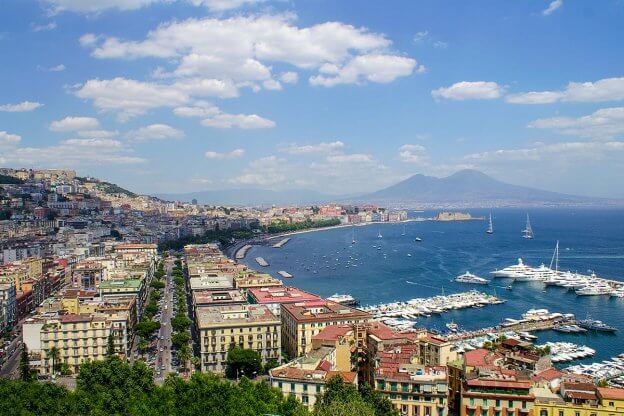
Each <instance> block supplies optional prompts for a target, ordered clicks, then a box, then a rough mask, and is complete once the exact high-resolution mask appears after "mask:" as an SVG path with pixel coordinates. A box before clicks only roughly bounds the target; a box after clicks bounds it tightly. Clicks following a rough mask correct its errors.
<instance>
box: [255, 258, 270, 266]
mask: <svg viewBox="0 0 624 416" xmlns="http://www.w3.org/2000/svg"><path fill="white" fill-rule="evenodd" d="M255 260H256V263H258V264H259V265H260V266H262V267H267V266H268V265H269V263H267V261H266V260H265V259H263V258H262V257H256V259H255Z"/></svg>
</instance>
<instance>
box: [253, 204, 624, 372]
mask: <svg viewBox="0 0 624 416" xmlns="http://www.w3.org/2000/svg"><path fill="white" fill-rule="evenodd" d="M470 212H471V214H472V215H473V216H487V215H488V213H489V212H488V211H483V210H471V211H470ZM529 214H530V216H531V224H532V226H533V230H534V232H535V238H534V239H533V240H526V239H524V238H522V237H521V230H522V229H523V228H524V225H525V219H526V211H524V210H517V209H499V210H494V211H492V216H493V222H494V234H492V235H488V234H486V233H485V229H486V228H487V222H486V221H463V222H436V221H425V222H408V223H406V224H391V223H385V224H371V225H367V226H362V227H348V228H337V229H332V230H327V231H318V232H311V233H305V234H298V235H295V236H292V239H291V240H290V242H288V244H286V245H285V246H284V247H282V248H281V249H278V248H272V247H271V246H254V247H253V248H252V249H251V250H250V251H249V252H248V254H247V257H246V259H245V260H244V263H245V264H247V265H248V266H249V267H251V268H254V269H262V270H263V271H267V272H270V273H272V274H273V275H275V276H276V277H278V275H277V271H279V270H285V271H287V272H289V273H291V274H293V275H294V278H293V279H288V280H287V281H286V282H285V283H286V284H288V285H293V286H296V287H299V288H301V289H304V290H307V291H310V292H313V293H316V294H319V295H321V296H331V295H332V294H334V293H349V294H351V295H352V296H354V297H356V298H357V299H359V301H360V303H361V304H362V305H367V304H377V303H385V302H391V301H405V300H409V299H413V298H417V297H429V296H435V295H439V294H442V292H443V291H444V293H445V294H450V293H455V292H462V291H467V290H470V289H478V290H481V291H484V292H488V293H493V294H494V293H496V295H497V296H499V297H501V298H503V299H505V300H506V303H504V304H501V305H492V306H486V307H484V308H478V309H465V310H459V311H452V312H447V313H444V314H442V315H433V316H432V317H430V318H426V317H421V318H419V319H418V320H417V326H422V327H427V328H434V329H438V330H441V331H443V330H444V329H445V323H447V322H450V321H454V322H456V323H458V324H459V325H460V326H461V327H462V328H464V329H477V328H481V327H487V326H494V325H496V324H498V323H500V322H501V321H502V320H503V319H504V318H507V317H508V318H514V319H518V318H520V315H521V314H522V313H523V312H526V311H527V310H528V309H532V308H546V309H548V310H550V311H551V312H561V313H574V314H575V315H576V316H577V317H579V318H585V317H587V316H588V315H589V316H591V317H592V318H594V319H600V320H602V321H604V322H606V323H608V324H609V325H613V326H615V327H617V328H618V329H619V331H618V332H617V333H616V334H595V333H588V334H579V335H577V334H561V333H557V332H554V331H542V332H537V333H535V334H536V335H537V336H538V337H539V339H538V341H537V342H538V343H543V342H545V341H569V342H574V343H577V344H585V345H588V346H590V347H592V348H594V349H595V350H596V351H597V353H596V355H595V356H594V357H592V358H589V359H586V360H584V361H576V362H574V363H579V362H592V361H601V360H605V359H609V358H610V357H612V356H614V355H617V354H620V353H622V352H624V299H621V298H609V297H606V296H577V295H576V294H575V293H574V292H571V291H568V290H566V289H563V288H559V287H548V288H547V287H545V286H544V285H543V284H542V283H539V282H516V283H514V284H513V290H511V291H509V290H505V289H504V287H505V286H507V285H509V284H510V283H512V282H511V281H510V280H509V279H492V282H491V283H490V285H488V286H480V285H467V284H461V283H456V282H453V281H452V279H453V278H454V277H455V276H457V275H459V274H461V273H464V272H465V271H470V272H472V273H475V274H477V275H479V276H481V277H485V278H488V279H489V278H490V276H489V272H491V271H492V270H495V269H497V268H502V267H506V266H508V265H511V264H514V263H516V262H517V259H518V258H519V257H521V258H522V259H523V260H524V261H525V263H527V264H529V265H531V266H539V265H540V264H541V263H545V264H546V265H549V263H550V260H551V257H552V254H553V250H554V247H555V243H556V241H557V240H559V241H560V261H559V264H560V269H561V270H572V271H578V272H581V273H584V274H589V273H590V271H595V273H596V274H597V275H598V276H600V277H606V278H611V279H615V280H624V210H616V209H601V210H596V209H531V210H529ZM434 215H435V213H434V212H424V213H410V217H415V216H424V217H432V216H434ZM404 229H405V234H406V235H402V233H403V231H404ZM354 230H355V239H356V240H357V243H356V244H354V245H352V244H351V240H352V237H353V233H354ZM378 233H381V234H382V235H383V238H378ZM416 237H420V238H422V242H416V241H415V238H416ZM373 246H381V249H380V250H378V249H377V248H375V247H373ZM408 254H411V257H410V256H408ZM257 256H261V257H264V258H265V259H266V260H267V261H268V262H269V264H270V266H268V267H266V268H261V267H260V266H258V264H257V263H256V262H255V261H254V258H255V257H257ZM348 260H350V263H349V264H347V261H348ZM347 265H348V266H349V267H346V266H347Z"/></svg>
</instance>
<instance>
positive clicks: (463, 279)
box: [455, 272, 490, 285]
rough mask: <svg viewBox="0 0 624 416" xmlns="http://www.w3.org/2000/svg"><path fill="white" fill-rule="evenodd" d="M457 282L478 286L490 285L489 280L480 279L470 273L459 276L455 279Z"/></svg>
mask: <svg viewBox="0 0 624 416" xmlns="http://www.w3.org/2000/svg"><path fill="white" fill-rule="evenodd" d="M455 281H456V282H459V283H473V284H477V285H487V284H488V283H490V281H489V280H487V279H484V278H482V277H479V276H477V275H475V274H472V273H470V272H466V273H464V274H461V275H459V276H457V277H456V278H455Z"/></svg>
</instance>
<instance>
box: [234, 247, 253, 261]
mask: <svg viewBox="0 0 624 416" xmlns="http://www.w3.org/2000/svg"><path fill="white" fill-rule="evenodd" d="M250 248H251V245H249V244H246V245H244V246H242V247H241V248H240V249H238V251H237V252H236V255H235V256H234V257H236V260H242V259H244V258H245V256H246V255H247V252H248V251H249V249H250Z"/></svg>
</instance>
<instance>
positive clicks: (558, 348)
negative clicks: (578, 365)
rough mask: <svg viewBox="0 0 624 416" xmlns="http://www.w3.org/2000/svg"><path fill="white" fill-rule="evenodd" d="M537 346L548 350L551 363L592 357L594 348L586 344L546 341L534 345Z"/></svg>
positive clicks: (594, 352) (594, 351)
mask: <svg viewBox="0 0 624 416" xmlns="http://www.w3.org/2000/svg"><path fill="white" fill-rule="evenodd" d="M536 347H538V348H547V350H548V351H550V355H551V357H550V359H551V361H552V362H553V363H563V362H569V361H575V360H581V359H583V358H587V357H592V356H593V355H594V354H596V350H594V349H592V348H589V347H588V346H587V345H577V344H573V343H571V342H547V343H545V344H542V345H536Z"/></svg>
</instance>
